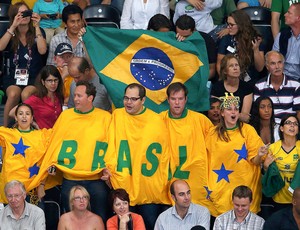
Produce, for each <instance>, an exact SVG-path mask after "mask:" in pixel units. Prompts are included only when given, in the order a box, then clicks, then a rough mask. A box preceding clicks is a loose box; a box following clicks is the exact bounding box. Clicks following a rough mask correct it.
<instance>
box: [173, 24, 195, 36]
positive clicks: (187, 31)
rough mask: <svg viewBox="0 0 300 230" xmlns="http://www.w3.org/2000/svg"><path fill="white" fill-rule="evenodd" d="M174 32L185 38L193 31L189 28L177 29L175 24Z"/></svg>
mask: <svg viewBox="0 0 300 230" xmlns="http://www.w3.org/2000/svg"><path fill="white" fill-rule="evenodd" d="M176 33H177V34H179V35H181V36H182V37H185V38H187V37H188V36H191V35H192V33H193V31H192V30H191V29H188V30H182V29H179V28H178V27H177V26H176Z"/></svg>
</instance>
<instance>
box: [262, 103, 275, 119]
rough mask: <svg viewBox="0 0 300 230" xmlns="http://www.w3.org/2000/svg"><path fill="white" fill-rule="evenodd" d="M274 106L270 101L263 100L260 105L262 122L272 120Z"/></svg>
mask: <svg viewBox="0 0 300 230" xmlns="http://www.w3.org/2000/svg"><path fill="white" fill-rule="evenodd" d="M272 110H273V108H272V104H271V101H270V100H269V99H265V100H262V101H261V102H260V104H259V116H260V119H261V120H270V119H271V116H272Z"/></svg>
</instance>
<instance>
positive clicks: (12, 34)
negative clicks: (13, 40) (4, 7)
mask: <svg viewBox="0 0 300 230" xmlns="http://www.w3.org/2000/svg"><path fill="white" fill-rule="evenodd" d="M6 32H7V33H9V34H10V35H11V36H13V37H14V36H16V34H15V33H14V32H11V31H10V30H9V29H7V30H6Z"/></svg>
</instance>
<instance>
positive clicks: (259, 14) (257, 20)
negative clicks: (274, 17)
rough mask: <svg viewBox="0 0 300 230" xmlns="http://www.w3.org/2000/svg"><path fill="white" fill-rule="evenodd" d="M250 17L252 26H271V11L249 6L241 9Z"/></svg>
mask: <svg viewBox="0 0 300 230" xmlns="http://www.w3.org/2000/svg"><path fill="white" fill-rule="evenodd" d="M242 10H244V11H245V12H246V13H247V14H248V15H249V17H250V19H251V21H252V23H253V24H265V25H271V11H270V9H268V8H266V7H262V6H249V7H246V8H243V9H242Z"/></svg>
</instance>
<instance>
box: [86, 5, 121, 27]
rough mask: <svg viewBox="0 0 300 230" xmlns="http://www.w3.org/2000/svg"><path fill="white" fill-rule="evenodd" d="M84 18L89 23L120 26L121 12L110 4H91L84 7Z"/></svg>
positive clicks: (92, 24)
mask: <svg viewBox="0 0 300 230" xmlns="http://www.w3.org/2000/svg"><path fill="white" fill-rule="evenodd" d="M83 18H84V19H85V22H86V24H87V25H91V26H102V27H115V28H120V20H121V15H120V12H119V10H118V9H117V8H115V7H113V6H110V5H100V4H99V5H90V6H88V7H87V8H85V9H84V11H83Z"/></svg>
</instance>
